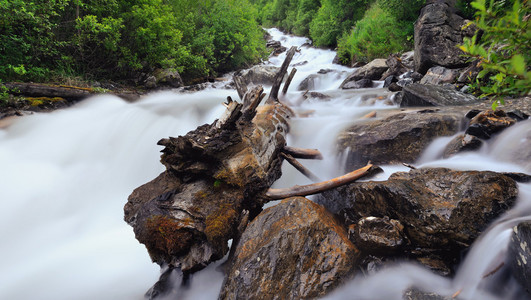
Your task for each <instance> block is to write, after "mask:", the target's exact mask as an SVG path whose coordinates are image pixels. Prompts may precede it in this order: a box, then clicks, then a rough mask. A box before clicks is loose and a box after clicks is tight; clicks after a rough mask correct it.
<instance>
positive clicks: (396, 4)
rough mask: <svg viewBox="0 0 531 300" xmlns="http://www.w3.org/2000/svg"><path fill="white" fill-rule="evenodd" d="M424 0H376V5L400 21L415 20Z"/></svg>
mask: <svg viewBox="0 0 531 300" xmlns="http://www.w3.org/2000/svg"><path fill="white" fill-rule="evenodd" d="M425 2H426V0H409V1H404V0H378V5H379V6H380V7H381V8H382V9H383V10H385V11H386V12H387V13H389V14H390V15H391V16H393V17H394V18H395V19H397V20H400V21H415V20H416V19H417V18H418V16H419V12H420V9H421V8H422V5H424V3H425Z"/></svg>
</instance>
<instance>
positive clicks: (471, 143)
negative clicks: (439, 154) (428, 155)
mask: <svg viewBox="0 0 531 300" xmlns="http://www.w3.org/2000/svg"><path fill="white" fill-rule="evenodd" d="M482 145H483V142H482V141H481V140H480V139H479V138H477V137H475V136H473V135H469V134H460V135H459V136H456V137H455V138H454V139H453V140H451V141H450V142H449V143H448V145H447V146H446V148H445V149H444V152H443V157H444V158H448V157H450V156H453V155H455V154H457V153H460V152H465V151H473V150H477V149H479V148H481V146H482Z"/></svg>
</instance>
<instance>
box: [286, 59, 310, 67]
mask: <svg viewBox="0 0 531 300" xmlns="http://www.w3.org/2000/svg"><path fill="white" fill-rule="evenodd" d="M306 64H308V61H307V60H305V61H301V62H298V63H295V64H291V65H290V67H300V66H304V65H306Z"/></svg>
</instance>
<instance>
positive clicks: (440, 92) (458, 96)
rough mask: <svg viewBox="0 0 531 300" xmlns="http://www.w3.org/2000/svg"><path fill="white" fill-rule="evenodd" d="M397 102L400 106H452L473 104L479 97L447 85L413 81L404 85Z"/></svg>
mask: <svg viewBox="0 0 531 300" xmlns="http://www.w3.org/2000/svg"><path fill="white" fill-rule="evenodd" d="M397 102H398V104H399V105H400V107H412V106H450V105H468V104H473V103H475V102H478V99H477V98H476V97H474V96H472V95H469V94H464V93H461V92H459V91H456V90H455V89H452V88H449V87H446V86H440V85H431V84H419V83H413V84H410V85H407V86H405V87H404V89H403V90H402V93H401V97H398V99H397Z"/></svg>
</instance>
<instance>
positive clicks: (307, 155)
mask: <svg viewBox="0 0 531 300" xmlns="http://www.w3.org/2000/svg"><path fill="white" fill-rule="evenodd" d="M282 152H284V153H286V154H289V155H291V156H293V157H294V158H302V159H323V155H322V154H321V152H320V151H319V150H317V149H303V148H297V147H289V146H285V147H284V148H283V149H282Z"/></svg>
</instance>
